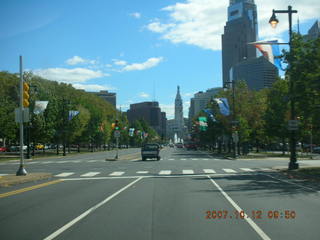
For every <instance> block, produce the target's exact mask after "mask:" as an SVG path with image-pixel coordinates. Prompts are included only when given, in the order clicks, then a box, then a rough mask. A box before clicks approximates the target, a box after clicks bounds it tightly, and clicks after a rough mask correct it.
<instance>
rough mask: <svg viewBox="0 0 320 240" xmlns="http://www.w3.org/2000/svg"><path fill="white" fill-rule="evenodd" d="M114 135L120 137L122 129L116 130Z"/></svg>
mask: <svg viewBox="0 0 320 240" xmlns="http://www.w3.org/2000/svg"><path fill="white" fill-rule="evenodd" d="M113 136H114V137H115V138H119V137H120V131H119V130H116V131H114V133H113Z"/></svg>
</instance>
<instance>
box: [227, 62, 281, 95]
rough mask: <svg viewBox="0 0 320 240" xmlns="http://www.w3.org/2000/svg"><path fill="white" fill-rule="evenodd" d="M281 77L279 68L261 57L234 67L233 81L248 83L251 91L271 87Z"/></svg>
mask: <svg viewBox="0 0 320 240" xmlns="http://www.w3.org/2000/svg"><path fill="white" fill-rule="evenodd" d="M278 75H279V70H278V68H277V67H276V66H275V65H273V64H272V63H271V62H270V61H269V60H268V59H266V58H265V57H263V56H261V57H258V58H251V59H248V60H245V61H242V62H240V63H238V64H236V65H235V66H233V71H232V76H231V77H232V79H233V80H235V81H239V80H244V81H246V83H247V85H248V88H249V89H251V90H257V91H258V90H261V89H263V88H268V87H271V86H272V84H273V83H274V82H275V81H276V78H277V76H278Z"/></svg>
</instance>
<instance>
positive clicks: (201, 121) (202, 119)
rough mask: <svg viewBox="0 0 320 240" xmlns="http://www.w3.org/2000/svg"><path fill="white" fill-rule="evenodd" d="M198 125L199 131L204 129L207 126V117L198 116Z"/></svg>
mask: <svg viewBox="0 0 320 240" xmlns="http://www.w3.org/2000/svg"><path fill="white" fill-rule="evenodd" d="M198 120H199V125H200V131H206V130H207V127H208V123H207V118H206V117H199V118H198Z"/></svg>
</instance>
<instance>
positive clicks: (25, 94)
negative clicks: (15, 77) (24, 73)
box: [23, 82, 30, 108]
mask: <svg viewBox="0 0 320 240" xmlns="http://www.w3.org/2000/svg"><path fill="white" fill-rule="evenodd" d="M29 89H30V87H29V84H28V83H26V82H24V83H23V107H25V108H27V107H29V105H30V102H29V98H30V95H29Z"/></svg>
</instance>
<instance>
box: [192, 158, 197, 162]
mask: <svg viewBox="0 0 320 240" xmlns="http://www.w3.org/2000/svg"><path fill="white" fill-rule="evenodd" d="M191 160H193V161H198V160H199V158H191Z"/></svg>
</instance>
